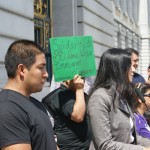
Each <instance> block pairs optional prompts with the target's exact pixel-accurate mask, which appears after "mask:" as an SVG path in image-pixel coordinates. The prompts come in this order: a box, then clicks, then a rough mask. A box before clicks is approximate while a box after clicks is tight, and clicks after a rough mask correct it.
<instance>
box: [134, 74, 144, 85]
mask: <svg viewBox="0 0 150 150" xmlns="http://www.w3.org/2000/svg"><path fill="white" fill-rule="evenodd" d="M138 82H141V83H144V82H145V79H144V77H143V76H142V75H140V74H138V73H134V76H133V83H138Z"/></svg>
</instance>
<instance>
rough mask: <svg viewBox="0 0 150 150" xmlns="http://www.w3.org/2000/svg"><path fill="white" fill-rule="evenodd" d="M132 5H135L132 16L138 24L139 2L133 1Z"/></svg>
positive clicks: (137, 0)
mask: <svg viewBox="0 0 150 150" xmlns="http://www.w3.org/2000/svg"><path fill="white" fill-rule="evenodd" d="M132 4H133V6H134V7H133V10H132V15H133V19H134V20H135V22H136V23H137V22H138V11H139V7H138V6H139V0H132Z"/></svg>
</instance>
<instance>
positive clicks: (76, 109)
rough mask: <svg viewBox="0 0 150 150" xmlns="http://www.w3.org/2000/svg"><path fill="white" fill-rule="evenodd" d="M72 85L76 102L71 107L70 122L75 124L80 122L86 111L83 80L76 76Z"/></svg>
mask: <svg viewBox="0 0 150 150" xmlns="http://www.w3.org/2000/svg"><path fill="white" fill-rule="evenodd" d="M74 84H75V86H76V101H75V104H74V106H73V112H72V114H71V120H73V121H75V122H82V121H83V119H84V115H85V111H86V104H85V97H84V80H83V79H82V78H81V77H80V76H78V75H77V76H75V77H74Z"/></svg>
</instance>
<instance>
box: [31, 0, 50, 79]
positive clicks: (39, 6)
mask: <svg viewBox="0 0 150 150" xmlns="http://www.w3.org/2000/svg"><path fill="white" fill-rule="evenodd" d="M51 2H52V0H34V37H35V38H34V39H35V41H36V42H37V43H39V44H40V45H41V46H42V47H43V49H44V51H45V53H46V60H47V71H48V74H49V78H48V81H49V82H50V81H51V78H52V64H51V54H50V50H49V38H50V37H51V20H50V18H51V17H50V16H51V14H50V8H51V7H50V6H51Z"/></svg>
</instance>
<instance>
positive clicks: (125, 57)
mask: <svg viewBox="0 0 150 150" xmlns="http://www.w3.org/2000/svg"><path fill="white" fill-rule="evenodd" d="M130 69H131V54H130V53H128V52H126V51H125V50H123V49H120V48H112V49H108V50H107V51H105V52H104V53H103V55H102V57H101V60H100V64H99V68H98V72H97V76H96V79H95V82H94V85H93V87H92V89H91V91H90V94H89V97H90V96H91V95H92V93H93V92H94V91H95V90H97V89H98V88H100V87H104V88H106V89H110V88H111V87H112V86H114V87H115V90H117V91H118V92H119V93H120V95H121V96H122V97H124V98H126V99H127V100H129V102H130V100H131V99H130V98H131V96H132V86H130V81H129V77H128V76H129V75H128V73H129V70H130ZM114 96H115V95H114Z"/></svg>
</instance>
